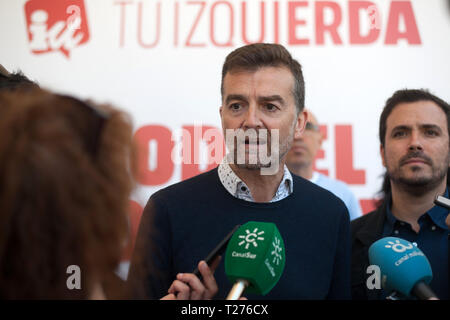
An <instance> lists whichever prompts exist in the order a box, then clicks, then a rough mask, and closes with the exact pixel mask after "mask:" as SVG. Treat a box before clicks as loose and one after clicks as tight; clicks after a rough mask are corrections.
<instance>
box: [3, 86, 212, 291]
mask: <svg viewBox="0 0 450 320" xmlns="http://www.w3.org/2000/svg"><path fill="white" fill-rule="evenodd" d="M133 159H134V157H133V146H132V127H131V124H130V120H129V117H128V116H127V115H126V114H124V113H123V112H120V111H119V110H116V109H114V108H112V107H111V106H107V105H93V104H92V103H86V102H83V101H81V100H78V99H75V98H73V97H70V96H64V95H57V94H52V93H50V92H47V91H43V90H40V89H32V90H27V91H26V92H25V91H15V92H2V93H0V208H1V210H0V283H1V285H0V298H1V299H103V298H115V299H117V298H126V297H127V293H126V291H125V287H124V286H123V284H121V283H120V279H119V278H118V277H117V276H115V274H114V271H115V270H116V268H117V266H118V263H119V261H120V257H121V254H122V249H123V247H124V245H125V244H126V242H127V240H128V236H129V235H128V229H127V226H128V223H127V210H128V203H129V200H128V199H129V194H130V191H131V190H132V187H133V180H132V173H133V172H134V171H135V170H134V160H133ZM77 268H79V269H78V270H79V274H78V275H79V276H80V277H79V278H78V280H77V278H76V277H77V276H76V274H75V272H77V271H76V270H77ZM201 271H202V275H203V276H204V278H207V279H211V278H212V275H211V274H209V273H207V272H206V273H205V268H203V269H201ZM207 271H208V270H207ZM68 272H69V273H68ZM72 275H74V276H75V278H73V277H71V276H72ZM188 276H189V279H188V280H190V281H191V282H192V281H194V283H193V284H192V285H191V286H190V287H188V288H187V287H186V286H184V287H183V284H182V283H178V282H176V281H175V282H174V283H173V287H174V290H173V294H171V295H167V296H166V297H165V298H166V299H175V298H176V296H178V295H179V296H180V297H185V296H186V294H188V295H191V288H194V289H192V291H195V294H197V296H198V292H199V291H201V292H203V291H204V290H205V288H204V287H203V285H202V284H201V283H200V281H199V280H198V279H197V278H196V277H193V275H188ZM69 277H71V278H70V279H69ZM212 279H213V278H212ZM77 281H80V282H79V284H80V289H78V288H77V287H75V288H73V287H72V286H71V285H74V286H77ZM214 284H215V282H214V281H213V282H212V285H214ZM214 293H215V291H214V287H213V288H212V293H211V294H214ZM201 297H202V296H201V295H200V298H201Z"/></svg>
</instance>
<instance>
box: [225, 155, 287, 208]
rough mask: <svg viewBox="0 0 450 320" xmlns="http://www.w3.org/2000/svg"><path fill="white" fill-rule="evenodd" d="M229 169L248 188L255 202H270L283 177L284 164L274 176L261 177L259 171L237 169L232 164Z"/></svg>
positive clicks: (281, 164)
mask: <svg viewBox="0 0 450 320" xmlns="http://www.w3.org/2000/svg"><path fill="white" fill-rule="evenodd" d="M230 168H231V170H233V172H234V173H235V174H236V175H237V176H238V177H239V178H240V179H241V180H242V181H244V182H245V184H246V185H247V186H248V187H249V189H250V192H251V194H252V197H253V200H255V202H270V201H271V200H272V199H273V197H274V196H275V194H276V192H277V190H278V187H279V186H280V183H281V180H282V179H283V175H284V162H283V163H280V166H279V168H278V172H277V173H275V174H274V175H262V174H261V169H247V168H239V167H237V166H236V165H234V164H230Z"/></svg>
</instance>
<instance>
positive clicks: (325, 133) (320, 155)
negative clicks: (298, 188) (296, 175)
mask: <svg viewBox="0 0 450 320" xmlns="http://www.w3.org/2000/svg"><path fill="white" fill-rule="evenodd" d="M320 133H321V134H322V141H325V140H327V139H328V127H327V126H326V125H320ZM322 143H323V142H322ZM317 159H325V151H324V150H323V149H319V151H317V154H316V157H315V158H314V162H313V170H314V171H317V172H320V173H321V174H324V175H326V176H328V175H329V171H328V169H318V168H317V167H316V161H317Z"/></svg>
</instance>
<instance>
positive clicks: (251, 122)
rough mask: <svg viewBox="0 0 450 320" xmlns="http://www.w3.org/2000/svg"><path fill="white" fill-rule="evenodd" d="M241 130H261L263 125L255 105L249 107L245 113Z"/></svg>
mask: <svg viewBox="0 0 450 320" xmlns="http://www.w3.org/2000/svg"><path fill="white" fill-rule="evenodd" d="M242 127H243V129H249V128H256V129H259V128H262V127H263V123H262V121H261V117H260V113H259V110H258V107H257V106H256V105H250V106H249V108H248V110H247V112H246V113H245V117H244V122H243V123H242Z"/></svg>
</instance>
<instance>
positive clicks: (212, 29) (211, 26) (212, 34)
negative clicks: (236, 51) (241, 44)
mask: <svg viewBox="0 0 450 320" xmlns="http://www.w3.org/2000/svg"><path fill="white" fill-rule="evenodd" d="M220 4H224V5H226V6H227V7H228V8H229V10H230V30H229V37H228V40H227V41H226V42H225V43H219V42H217V41H216V39H215V24H214V16H215V15H214V10H215V9H216V7H217V6H218V5H220ZM209 19H210V20H209V21H210V23H209V37H210V39H211V42H212V44H214V45H215V46H217V47H231V46H233V42H232V40H233V35H234V11H233V6H232V5H231V3H229V2H228V1H217V2H214V4H213V5H212V6H211V11H210V14H209Z"/></svg>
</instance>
